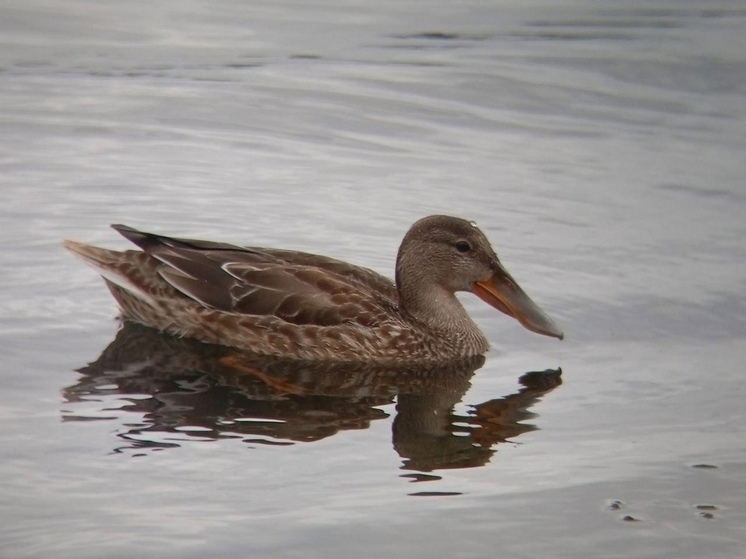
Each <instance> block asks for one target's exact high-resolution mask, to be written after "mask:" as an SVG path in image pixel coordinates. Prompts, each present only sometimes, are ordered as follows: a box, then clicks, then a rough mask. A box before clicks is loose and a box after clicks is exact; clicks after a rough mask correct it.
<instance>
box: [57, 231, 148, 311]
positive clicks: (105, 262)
mask: <svg viewBox="0 0 746 559" xmlns="http://www.w3.org/2000/svg"><path fill="white" fill-rule="evenodd" d="M62 246H64V247H65V248H66V249H67V250H69V251H70V252H72V253H73V254H74V255H75V256H76V257H78V258H80V259H81V260H82V261H83V262H85V263H86V264H87V265H88V266H90V267H91V268H93V269H94V270H96V271H97V272H98V273H99V274H101V276H102V277H103V278H104V279H105V280H106V281H107V282H109V283H111V284H114V285H116V286H118V287H120V288H122V289H124V290H125V291H127V292H129V293H131V294H132V295H134V296H135V297H137V298H138V299H141V300H142V301H144V302H146V303H148V304H150V305H155V303H156V302H155V300H154V299H153V297H152V295H151V294H150V293H148V290H147V289H145V288H144V287H143V286H142V285H140V282H138V281H136V280H135V278H133V277H132V274H129V273H127V272H128V271H131V270H132V268H133V266H132V265H131V264H130V263H128V262H127V261H126V260H127V255H128V253H129V254H131V253H132V252H133V251H128V252H119V251H116V250H109V249H105V248H99V247H95V246H91V245H86V244H83V243H78V242H76V241H70V240H67V239H66V240H64V241H62ZM137 254H139V255H143V256H144V254H143V253H141V252H139V251H137Z"/></svg>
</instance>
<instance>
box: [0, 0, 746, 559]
mask: <svg viewBox="0 0 746 559" xmlns="http://www.w3.org/2000/svg"><path fill="white" fill-rule="evenodd" d="M744 30H746V8H744V7H743V5H742V3H741V2H738V1H736V0H731V1H714V2H707V3H704V2H693V1H692V2H687V1H683V2H682V1H673V0H662V1H660V2H656V3H652V4H651V3H650V2H634V1H627V2H611V1H601V2H598V1H594V2H591V1H584V0H576V1H574V0H562V1H561V2H553V3H544V2H499V3H496V2H487V1H480V0H474V1H469V2H459V3H454V2H445V1H440V0H435V1H431V2H427V3H425V2H417V1H414V0H404V1H399V2H375V3H374V2H370V3H360V2H352V1H342V0H338V1H327V2H313V3H308V2H250V3H247V2H240V1H228V0H219V1H215V2H209V3H207V2H204V3H203V2H176V1H164V2H159V3H156V4H153V3H151V2H126V3H100V2H91V1H85V0H70V1H67V2H64V3H60V2H47V1H44V0H31V1H29V2H24V3H9V2H5V3H2V4H0V191H1V192H2V200H3V202H4V203H3V204H2V205H0V226H1V228H2V235H3V237H2V238H3V241H4V244H3V246H4V253H3V265H2V266H0V286H1V287H0V289H1V290H0V355H2V363H3V367H2V371H0V419H2V422H3V423H2V424H3V429H2V431H1V432H0V479H2V480H3V481H2V486H1V487H2V492H1V493H2V496H1V497H0V556H2V557H9V558H21V557H23V558H41V557H44V558H47V557H54V558H55V559H60V558H67V557H69V558H73V557H74V558H76V559H81V558H94V557H95V558H100V557H122V558H125V557H126V558H131V557H135V556H138V555H140V556H144V557H195V558H197V557H200V558H201V557H239V556H241V557H263V556H266V557H270V556H271V557H325V558H328V557H386V556H389V557H457V556H458V557H486V556H502V557H526V558H533V557H549V558H560V557H568V558H570V557H572V558H576V557H599V558H614V557H625V558H628V557H660V558H677V559H679V558H687V557H692V558H694V557H709V558H735V557H741V556H743V555H744V554H746V530H744V526H746V458H745V453H746V408H744V405H743V400H744V396H746V389H744V383H743V380H742V379H743V377H744V373H743V370H742V369H743V364H744V361H745V360H746V343H744V339H745V338H746V304H745V303H744V297H743V296H744V292H746V264H745V263H746V244H745V243H744V239H745V238H746V219H744V216H745V215H746V212H745V210H746V185H745V183H744V177H746V157H744V154H745V153H746V77H745V76H746V33H744ZM431 213H448V214H454V215H459V216H461V217H465V218H468V219H472V220H475V221H476V222H477V223H478V224H479V226H480V227H481V228H482V229H483V230H484V231H485V232H486V233H487V235H488V236H489V237H490V238H491V239H492V240H493V242H494V244H495V246H496V248H497V251H498V253H499V255H500V257H501V260H502V261H503V262H504V263H505V264H506V266H507V267H508V268H509V269H510V270H511V272H512V273H513V275H514V276H515V277H516V279H517V280H518V281H519V282H520V283H521V285H522V286H523V287H524V289H525V290H526V291H527V292H528V293H529V294H530V295H531V296H532V297H533V298H534V299H535V300H536V301H537V302H538V303H539V304H540V305H541V306H542V307H543V308H544V309H545V310H546V311H547V312H548V314H550V315H551V316H552V317H554V318H555V319H556V320H557V321H558V322H559V323H560V324H561V325H562V327H563V329H564V330H565V333H566V339H565V340H564V341H563V342H561V343H560V342H557V341H556V340H552V339H549V338H544V337H540V336H536V335H534V334H532V333H530V332H527V331H525V330H523V329H522V328H521V327H520V325H518V324H517V323H515V322H514V321H512V320H510V319H509V318H507V317H505V316H503V315H501V314H500V313H497V312H495V311H494V309H491V308H489V307H487V306H485V305H483V304H482V303H481V302H480V301H478V300H476V299H475V298H473V297H471V296H464V297H463V300H464V304H465V305H466V306H467V308H468V309H469V311H470V313H471V314H472V316H474V317H475V320H477V321H478V323H479V324H480V326H481V327H482V328H483V330H484V331H485V333H486V335H487V336H488V338H489V339H490V340H491V342H492V346H493V348H492V350H491V351H490V352H489V353H488V354H487V356H486V357H487V358H486V361H485V362H484V363H483V364H481V367H478V368H477V367H474V368H473V369H472V370H468V369H467V370H461V371H458V372H454V373H453V374H452V375H450V376H446V377H445V378H442V377H437V376H436V377H433V376H430V377H427V378H403V377H396V376H394V377H391V376H387V375H386V374H381V373H375V374H374V373H370V372H366V373H365V374H362V373H356V374H352V373H349V374H347V375H345V376H344V379H343V380H342V379H340V380H337V379H336V377H334V376H333V375H332V374H330V373H329V372H328V371H327V372H326V373H323V374H321V373H318V372H314V371H305V372H303V371H301V372H298V371H291V372H287V371H279V372H277V371H276V372H274V373H273V374H269V375H266V374H265V375H264V376H263V375H257V374H247V375H238V376H236V375H231V374H230V371H226V370H224V369H221V370H218V369H217V368H216V365H215V364H216V362H218V360H217V358H216V356H215V354H212V353H210V352H209V351H207V350H201V349H197V350H195V349H194V347H193V346H192V345H191V344H188V343H187V342H183V341H179V340H174V339H169V338H165V339H164V338H163V337H162V336H153V335H152V334H147V333H146V334H142V332H134V333H133V332H131V331H123V330H121V324H120V323H119V322H118V321H117V320H116V319H115V317H116V314H117V309H116V305H115V303H114V301H113V300H112V298H111V297H110V295H109V294H108V292H107V290H106V288H105V287H104V285H103V282H102V281H101V280H100V278H98V277H97V276H96V275H95V274H94V273H93V272H92V271H90V270H89V269H87V268H86V267H84V266H82V265H81V264H80V263H79V262H78V261H76V260H74V259H73V258H71V257H70V255H68V254H67V253H65V251H64V250H63V249H62V248H61V246H60V240H61V239H63V238H73V239H76V240H80V241H83V242H88V243H91V244H99V245H104V246H109V247H122V248H123V247H125V246H126V243H125V241H124V240H123V239H121V238H119V237H118V236H117V235H116V234H115V232H114V231H112V230H110V229H108V225H109V224H110V223H126V224H129V225H132V226H135V227H141V228H144V229H146V230H148V229H149V230H154V231H157V232H162V233H165V234H171V235H182V236H189V237H198V238H199V237H201V238H209V239H216V240H225V241H232V242H236V243H240V244H252V245H266V246H276V247H286V248H295V249H300V250H308V251H313V252H320V253H324V254H328V255H330V256H335V257H338V258H342V259H346V260H350V261H352V262H355V263H358V264H362V265H366V266H369V267H372V268H374V269H375V270H377V271H379V272H382V273H385V274H387V275H391V274H392V270H393V261H394V257H395V254H396V250H397V247H398V243H399V241H400V239H401V237H402V236H403V234H404V232H405V231H406V229H407V228H408V226H409V225H410V224H411V223H412V222H413V221H415V220H416V219H418V218H419V217H422V216H424V215H427V214H431ZM123 340H124V341H123ZM182 343H185V344H186V345H179V344H182ZM107 348H108V349H107ZM195 352H196V353H195ZM102 353H103V355H102ZM89 364H90V365H89ZM559 368H561V370H562V374H561V383H560V382H559V380H558V379H557V373H556V372H555V373H552V372H551V371H556V370H557V369H559ZM532 371H544V373H540V374H544V375H546V376H545V377H541V376H540V377H539V379H540V380H539V381H536V378H534V382H538V384H532V381H531V380H530V379H531V378H533V377H529V381H527V380H526V378H525V377H524V376H523V375H524V374H526V373H528V372H532ZM542 378H544V379H545V380H546V382H544V383H542V382H541V379H542ZM547 379H548V380H547Z"/></svg>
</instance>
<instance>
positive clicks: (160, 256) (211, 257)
mask: <svg viewBox="0 0 746 559" xmlns="http://www.w3.org/2000/svg"><path fill="white" fill-rule="evenodd" d="M112 228H113V229H114V230H116V231H117V232H118V233H120V234H121V235H122V236H123V237H125V238H126V239H127V240H129V241H131V242H132V243H133V244H134V245H136V246H137V247H139V249H140V250H125V251H115V250H109V249H105V248H99V247H95V246H91V245H87V244H83V243H79V242H76V241H71V240H65V241H63V245H64V247H65V248H66V249H67V250H69V251H70V252H72V253H73V254H74V255H75V256H77V257H79V258H80V259H82V260H83V261H84V262H85V263H86V264H88V265H89V266H91V267H93V268H94V269H95V270H96V271H97V272H98V273H99V274H100V275H101V276H102V277H103V279H104V280H105V282H106V285H107V287H108V288H109V290H110V291H111V293H112V295H113V296H114V298H115V299H116V301H117V303H118V304H119V307H120V309H121V316H122V318H123V319H124V320H129V321H133V322H136V323H140V324H142V325H145V326H148V327H151V328H154V329H157V330H160V331H161V332H164V333H167V334H174V335H177V336H183V337H187V338H193V339H196V340H199V341H201V342H204V343H208V344H217V345H222V346H228V347H231V348H236V349H238V350H242V351H246V352H249V353H251V354H252V355H257V356H265V357H277V358H287V359H294V360H303V361H329V362H336V363H340V362H358V363H359V362H371V363H380V364H386V363H402V364H408V365H412V364H416V363H434V362H449V361H455V360H459V359H464V358H469V357H472V356H476V355H482V354H484V353H485V352H486V351H487V350H488V349H489V342H488V340H487V338H486V337H485V335H484V334H483V333H482V331H481V330H480V329H479V327H478V326H477V324H476V323H475V322H474V321H473V320H472V319H471V317H470V316H469V315H468V313H467V311H466V309H465V308H464V306H463V305H462V303H461V302H460V301H459V299H458V298H457V296H456V293H457V292H471V293H473V294H474V295H476V296H477V297H478V298H480V299H481V300H483V301H484V302H485V303H487V304H488V305H490V306H491V307H493V308H495V309H497V310H499V311H501V312H503V313H504V314H506V315H508V316H510V317H513V318H514V319H516V320H517V321H518V322H519V323H520V324H521V325H523V326H524V327H525V328H527V329H528V330H530V331H533V332H535V333H538V334H542V335H546V336H551V337H554V338H558V339H560V340H561V339H562V338H563V337H564V335H563V332H562V330H561V329H560V328H559V327H558V326H557V325H556V324H555V322H554V321H553V320H552V319H551V318H549V316H547V314H546V313H545V312H544V311H542V310H541V309H540V308H539V306H538V305H536V304H535V303H534V302H533V301H532V300H531V299H530V298H529V297H528V295H526V293H525V292H524V291H523V290H522V289H521V288H520V287H519V285H518V283H517V282H516V281H515V280H514V279H513V277H512V276H511V275H510V274H509V273H508V271H507V270H506V269H505V267H504V266H503V264H502V263H501V262H500V260H499V259H498V257H497V255H496V254H495V251H494V250H493V248H492V246H491V245H490V242H489V240H488V239H487V237H486V236H485V234H484V233H483V232H482V231H481V230H480V229H479V228H478V227H477V225H476V224H475V223H474V222H472V221H468V220H465V219H461V218H458V217H452V216H446V215H432V216H428V217H424V218H422V219H419V220H418V221H417V222H415V223H414V224H413V225H412V226H411V227H410V228H409V230H408V231H407V233H406V234H405V235H404V238H403V240H402V242H401V245H400V246H399V250H398V253H397V257H396V267H395V275H394V281H392V280H391V279H389V278H387V277H385V276H383V275H381V274H378V273H377V272H375V271H373V270H371V269H369V268H365V267H361V266H356V265H353V264H349V263H346V262H344V261H341V260H337V259H334V258H330V257H327V256H321V255H317V254H311V253H307V252H299V251H294V250H285V249H277V248H259V247H244V246H239V245H234V244H228V243H222V242H213V241H203V240H196V239H184V238H176V237H167V236H164V235H159V234H155V233H148V232H144V231H139V230H137V229H134V228H132V227H128V226H126V225H119V224H114V225H112Z"/></svg>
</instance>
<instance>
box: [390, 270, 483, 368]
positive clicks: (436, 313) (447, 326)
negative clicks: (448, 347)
mask: <svg viewBox="0 0 746 559" xmlns="http://www.w3.org/2000/svg"><path fill="white" fill-rule="evenodd" d="M397 287H398V289H399V304H400V306H401V307H402V308H403V309H404V310H405V311H406V312H407V313H409V314H410V315H411V316H413V317H414V318H416V319H417V320H418V321H419V322H421V323H423V324H425V325H426V326H427V327H428V328H429V329H430V330H431V331H434V332H438V333H440V334H441V335H443V336H444V337H446V338H448V339H449V340H452V341H453V342H454V343H455V344H456V345H458V346H464V347H465V348H466V347H468V348H469V349H470V350H471V351H470V353H483V352H484V351H486V350H487V347H488V345H489V344H488V342H487V339H486V338H485V337H484V335H483V334H482V332H481V330H480V329H479V327H478V326H477V325H476V324H475V323H474V321H473V320H472V319H471V317H470V316H469V315H468V313H467V312H466V309H465V308H464V306H463V305H462V304H461V302H460V301H459V300H458V298H456V296H455V295H454V294H453V293H450V292H448V291H447V290H445V289H443V288H441V287H439V286H437V285H430V286H416V288H415V286H408V285H407V284H406V282H405V283H404V284H403V285H398V286H397ZM410 287H411V289H410Z"/></svg>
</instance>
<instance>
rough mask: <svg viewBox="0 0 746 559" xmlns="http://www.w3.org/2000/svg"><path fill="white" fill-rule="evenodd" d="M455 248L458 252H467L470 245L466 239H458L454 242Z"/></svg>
mask: <svg viewBox="0 0 746 559" xmlns="http://www.w3.org/2000/svg"><path fill="white" fill-rule="evenodd" d="M456 250H457V251H459V252H469V251H470V250H471V245H470V244H469V243H467V242H466V241H459V242H457V243H456Z"/></svg>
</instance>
